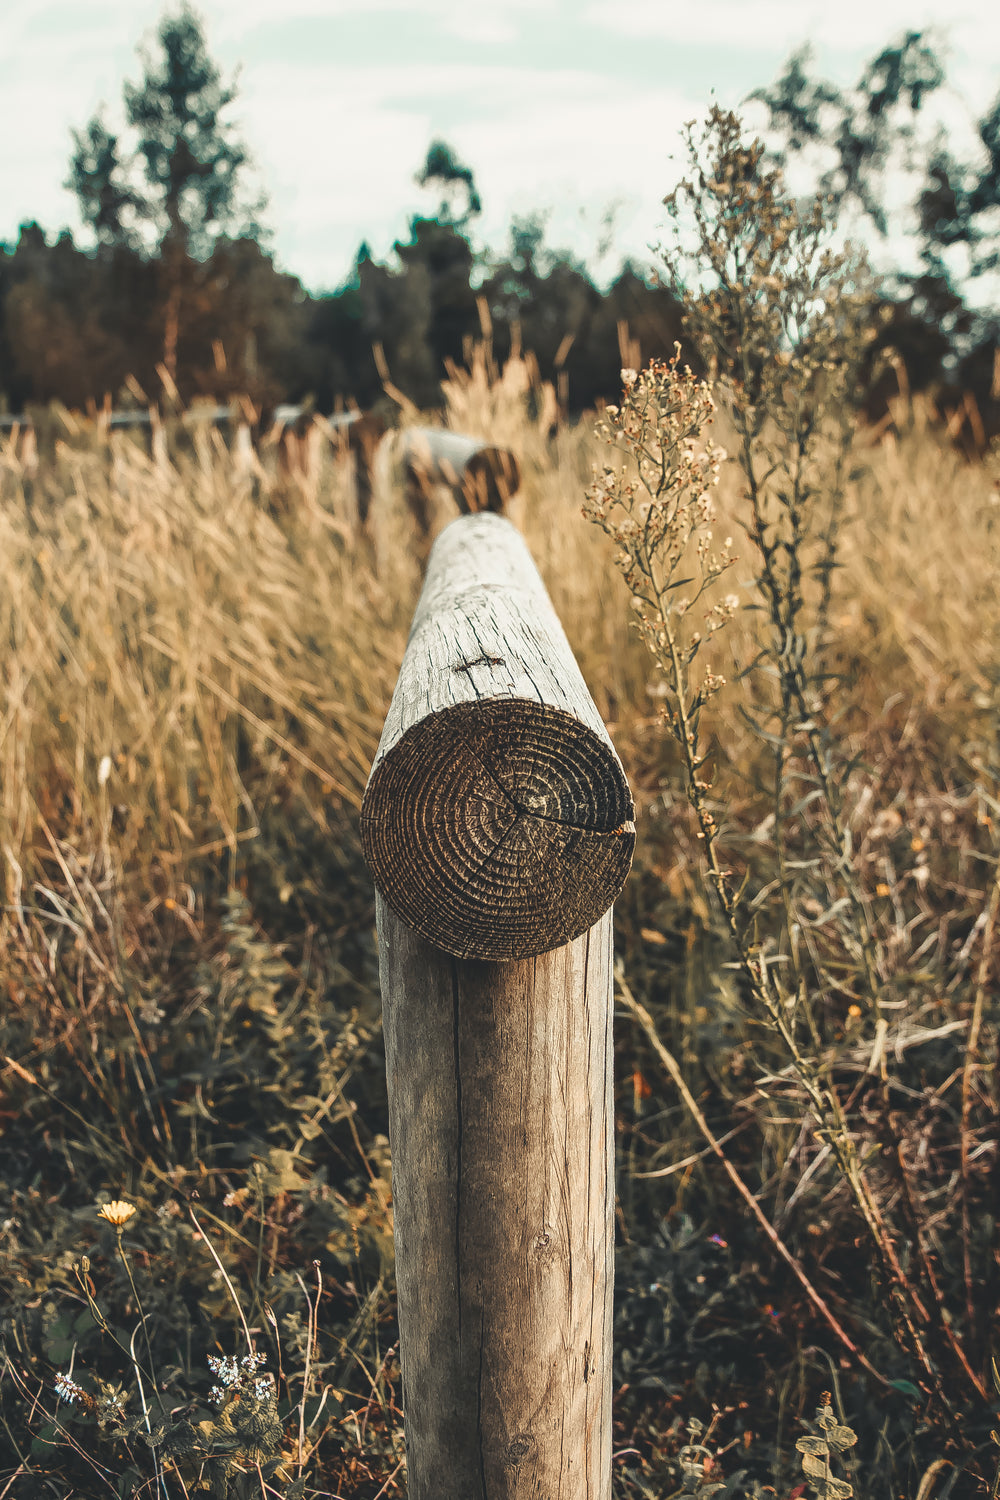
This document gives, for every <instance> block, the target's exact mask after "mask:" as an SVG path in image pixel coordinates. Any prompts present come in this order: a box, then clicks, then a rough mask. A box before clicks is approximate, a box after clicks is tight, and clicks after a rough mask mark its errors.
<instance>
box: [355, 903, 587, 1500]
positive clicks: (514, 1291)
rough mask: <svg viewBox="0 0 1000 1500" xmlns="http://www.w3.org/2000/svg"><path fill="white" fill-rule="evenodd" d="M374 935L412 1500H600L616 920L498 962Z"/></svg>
mask: <svg viewBox="0 0 1000 1500" xmlns="http://www.w3.org/2000/svg"><path fill="white" fill-rule="evenodd" d="M377 922H378V933H379V968H380V975H381V984H382V1004H383V1017H384V1031H385V1052H386V1070H387V1075H388V1085H389V1131H390V1140H391V1146H392V1195H393V1215H394V1233H395V1242H396V1282H397V1288H398V1297H399V1327H400V1348H401V1357H402V1366H403V1408H404V1415H405V1426H406V1451H407V1484H408V1493H409V1500H514V1497H519V1500H520V1497H532V1500H609V1497H610V1494H611V1319H612V1283H613V1275H614V1257H613V1246H614V1222H613V1209H614V1170H613V1099H612V1040H611V1019H612V957H611V931H612V926H611V924H612V918H611V912H610V911H609V912H607V913H606V914H605V915H604V916H603V917H601V918H600V919H599V920H598V922H597V924H596V925H595V927H594V928H593V930H592V931H590V932H588V933H586V934H585V935H584V936H582V937H579V938H577V940H576V941H575V942H573V943H571V944H569V945H568V946H566V947H563V948H560V949H559V950H557V951H556V952H552V953H546V954H544V955H543V956H541V957H537V958H532V959H526V960H523V961H521V962H517V963H506V964H500V963H483V962H475V961H469V960H460V959H456V958H454V957H450V956H449V955H447V954H444V953H442V952H440V950H438V949H436V948H434V947H432V946H431V945H430V944H428V943H427V942H425V941H424V939H422V938H421V937H420V936H419V935H418V934H417V933H415V932H413V931H411V930H410V928H408V927H407V926H406V924H405V923H403V922H401V921H400V919H399V918H398V917H397V916H396V914H395V912H393V910H392V909H391V907H390V906H389V905H388V904H387V903H386V902H385V901H384V900H383V899H382V898H381V897H377Z"/></svg>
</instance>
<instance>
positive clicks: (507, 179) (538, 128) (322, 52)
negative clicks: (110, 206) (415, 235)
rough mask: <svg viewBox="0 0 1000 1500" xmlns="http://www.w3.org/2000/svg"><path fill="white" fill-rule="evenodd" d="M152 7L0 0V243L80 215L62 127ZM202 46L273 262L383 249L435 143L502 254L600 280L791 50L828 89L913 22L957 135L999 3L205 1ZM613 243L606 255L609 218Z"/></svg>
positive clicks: (115, 84)
mask: <svg viewBox="0 0 1000 1500" xmlns="http://www.w3.org/2000/svg"><path fill="white" fill-rule="evenodd" d="M164 9H165V6H164V4H163V0H92V3H91V4H89V5H84V4H82V3H81V0H0V140H2V141H3V142H4V151H3V173H2V178H0V240H7V241H10V240H13V239H16V235H17V228H18V225H19V223H20V222H21V221H23V220H25V219H29V218H36V219H38V220H39V221H40V222H41V223H42V225H43V226H44V227H45V228H46V229H47V230H49V231H52V232H54V231H56V230H58V229H59V228H61V227H63V226H64V225H68V226H70V227H71V228H73V229H74V230H75V229H76V228H77V227H78V219H77V216H76V207H75V200H74V198H73V197H72V195H71V194H70V193H68V192H67V191H66V190H65V189H64V188H63V186H62V183H63V181H64V179H65V177H66V173H67V164H68V160H69V156H70V152H71V149H72V148H71V139H70V130H71V128H72V127H74V126H75V127H78V128H81V127H83V126H84V125H85V123H86V122H87V120H88V119H89V118H90V116H91V115H92V114H93V112H94V111H95V109H96V108H97V107H98V105H100V104H101V103H102V102H103V103H104V104H105V105H106V106H107V115H108V121H109V123H110V124H111V125H112V127H113V128H114V127H116V126H118V127H120V126H121V123H122V116H121V92H122V81H123V80H124V79H125V78H129V79H131V80H133V81H138V80H139V78H140V77H141V73H142V68H141V63H140V61H139V59H138V56H137V47H138V46H139V45H140V44H142V43H143V42H145V43H146V44H148V45H152V44H154V41H155V28H156V25H157V22H158V20H159V18H160V16H161V15H162V14H163V12H164ZM195 9H196V10H197V12H198V13H199V15H200V16H201V17H202V19H203V21H204V24H205V30H206V36H207V40H208V45H209V50H210V51H211V53H212V55H213V57H214V58H215V59H216V61H217V62H218V63H219V65H220V66H221V68H222V70H223V74H224V76H226V77H229V76H231V75H232V73H233V71H234V70H235V69H236V68H237V67H239V68H240V76H239V83H238V86H239V98H238V101H237V103H236V105H235V106H234V107H233V110H232V112H231V114H232V117H233V118H234V119H235V120H237V121H238V123H239V125H240V129H241V133H242V135H243V137H244V139H245V140H246V141H247V143H248V145H249V147H250V149H251V151H252V153H253V155H254V157H255V159H256V161H257V163H258V167H259V173H260V179H261V184H262V186H263V188H264V190H265V191H266V193H267V194H268V197H269V208H268V212H267V215H266V219H267V222H268V223H269V225H270V226H271V228H272V230H273V240H272V243H273V247H274V249H275V252H276V255H277V258H278V262H279V264H280V265H281V266H282V268H283V269H285V270H288V271H292V272H294V273H295V274H296V275H298V276H300V277H301V278H302V280H303V281H304V283H305V284H306V285H307V286H308V287H309V288H310V289H312V290H318V289H321V288H330V287H334V286H336V285H338V284H339V283H340V282H341V281H342V280H343V279H344V277H345V275H346V274H347V273H348V271H349V268H350V266H351V264H352V263H353V259H354V254H355V251H356V249H357V247H358V244H359V242H360V241H361V240H362V239H367V240H368V241H369V242H370V244H371V245H372V247H373V250H374V253H375V254H376V257H378V258H382V257H384V256H385V255H387V254H388V253H389V251H390V249H391V246H392V242H393V240H394V239H395V238H397V237H399V236H400V235H404V234H405V230H406V221H407V217H408V215H409V214H410V213H413V212H416V211H421V210H422V211H425V212H426V211H431V210H432V207H433V205H432V202H431V200H430V199H428V198H427V196H426V195H425V194H423V193H422V192H421V190H420V189H419V188H418V187H416V185H415V184H414V182H413V176H414V173H415V172H416V171H417V170H418V169H419V167H420V165H421V163H422V161H423V158H424V156H425V154H426V150H427V146H428V144H429V142H430V141H431V139H432V138H435V137H438V138H444V139H445V140H446V141H448V142H449V144H451V145H452V146H453V147H454V149H455V150H456V151H457V152H458V154H459V155H460V156H461V157H462V158H463V159H464V160H465V161H466V162H467V163H468V164H469V165H470V166H471V167H472V168H473V170H474V172H475V175H476V182H477V185H478V187H479V190H480V193H481V196H482V199H483V205H484V213H483V217H482V219H481V220H480V221H479V225H478V229H477V233H478V237H479V239H480V240H481V241H483V240H484V241H486V242H488V243H489V244H491V245H493V246H495V247H497V248H499V247H500V246H501V244H502V242H503V241H504V240H505V238H506V228H507V226H508V224H509V223H510V219H511V215H512V214H524V213H529V212H532V211H534V210H543V211H545V210H547V211H548V212H549V221H548V223H549V229H548V236H549V240H550V242H551V243H553V244H555V245H557V246H568V247H569V248H571V249H572V250H574V251H575V252H576V253H577V254H580V255H583V256H584V257H585V258H586V259H587V260H588V262H589V263H590V264H591V265H592V266H593V267H594V269H595V270H596V271H597V272H598V274H599V273H600V271H601V269H602V267H603V269H604V270H605V272H606V273H610V272H611V271H613V270H614V269H616V268H617V266H618V265H619V264H620V262H621V260H622V258H623V256H624V255H625V254H630V255H632V256H634V257H638V258H641V259H645V260H647V261H648V260H650V259H651V256H650V252H649V249H648V247H649V245H650V243H651V242H655V241H656V239H657V238H658V229H659V226H660V225H661V223H662V209H661V207H660V203H661V199H662V197H663V195H664V193H666V192H667V191H669V189H670V187H671V186H672V185H673V180H674V175H675V173H676V168H675V167H672V165H671V161H670V158H671V155H672V154H674V153H676V152H677V149H678V143H679V135H678V132H679V129H680V126H681V125H682V123H683V122H684V121H686V120H689V119H691V118H694V117H701V116H703V115H704V113H705V111H706V109H707V107H708V106H709V104H710V103H711V100H712V97H713V92H714V96H715V98H717V99H718V101H719V102H720V103H721V104H723V105H727V106H729V105H732V106H735V105H737V104H739V103H740V102H741V101H742V100H743V99H744V98H745V96H746V95H747V94H748V93H749V92H750V91H751V90H752V89H753V88H755V87H758V86H760V85H762V84H766V83H769V82H771V81H772V79H773V78H774V77H775V76H776V75H777V73H778V70H779V69H780V67H781V65H782V63H783V62H784V61H785V59H786V58H787V56H788V55H789V53H790V52H791V51H792V50H793V49H795V48H796V47H798V46H800V45H801V44H802V43H803V42H806V41H808V42H811V43H812V44H813V46H814V48H815V51H816V67H817V69H818V70H819V71H820V72H821V73H822V74H823V75H824V76H829V77H832V78H833V79H834V80H835V81H836V82H838V83H840V84H847V83H851V82H853V81H854V80H855V79H856V77H857V75H858V73H859V72H860V70H861V67H862V66H863V64H864V63H865V62H866V61H867V60H868V59H869V58H870V57H871V56H872V55H873V54H874V53H875V52H876V51H877V50H878V49H879V48H880V47H881V46H883V45H884V44H885V43H886V42H888V41H890V40H893V39H895V38H896V37H897V36H898V35H899V34H900V33H901V32H902V31H903V30H904V29H906V28H910V27H912V28H920V27H923V26H934V27H936V28H937V30H938V32H939V34H940V35H941V36H942V37H944V38H945V39H946V41H947V46H948V53H949V57H948V62H949V80H950V83H951V92H950V95H949V96H948V98H947V99H946V100H944V101H943V104H942V107H943V108H944V110H945V112H946V118H947V123H948V127H949V129H950V130H952V131H954V132H955V133H956V134H960V133H962V132H963V131H966V130H968V127H969V124H970V122H971V120H972V119H973V118H974V116H975V113H976V112H982V110H984V109H985V108H986V107H987V105H988V104H989V103H990V101H991V99H992V98H993V97H994V96H995V94H996V91H997V89H998V87H1000V68H998V59H1000V5H998V3H997V0H954V5H953V7H952V6H949V7H945V6H944V5H943V4H941V3H940V0H939V3H937V4H934V3H926V0H834V3H831V0H355V3H353V4H350V3H347V0H279V3H277V4H276V3H275V0H201V3H200V4H196V5H195ZM609 207H611V208H613V209H614V221H613V231H612V233H613V244H612V247H611V249H610V251H609V252H608V254H607V256H606V257H605V259H604V261H603V262H599V261H598V258H597V253H596V252H597V248H598V246H599V244H600V242H601V240H602V238H603V237H604V235H605V229H604V227H603V220H604V218H605V214H606V211H607V210H608V208H609Z"/></svg>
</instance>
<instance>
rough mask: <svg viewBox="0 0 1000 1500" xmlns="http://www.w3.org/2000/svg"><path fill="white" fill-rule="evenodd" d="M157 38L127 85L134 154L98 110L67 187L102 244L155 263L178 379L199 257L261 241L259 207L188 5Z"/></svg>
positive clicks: (80, 137)
mask: <svg viewBox="0 0 1000 1500" xmlns="http://www.w3.org/2000/svg"><path fill="white" fill-rule="evenodd" d="M157 41H158V44H159V53H158V55H157V56H156V57H155V58H154V57H151V56H149V55H148V54H141V57H142V62H143V67H144V72H143V77H142V79H141V81H140V82H139V83H129V82H126V84H125V86H124V90H123V96H124V105H125V117H126V121H127V123H128V126H129V127H130V128H131V132H132V134H133V136H134V141H135V149H134V151H133V152H132V153H131V154H130V155H127V156H126V155H123V154H122V152H121V150H120V146H119V139H118V137H116V136H114V135H112V134H111V132H110V131H109V130H108V128H107V127H106V126H105V124H104V121H103V119H102V117H101V115H100V114H97V115H95V116H94V118H93V119H92V120H91V121H90V123H89V125H88V126H87V128H86V129H85V130H84V131H82V132H77V131H74V133H73V138H74V143H75V151H74V154H73V158H72V161H71V165H70V177H69V180H68V183H67V186H69V187H71V188H72V189H73V191H74V192H75V193H76V195H77V198H78V200H79V204H80V211H81V214H82V216H83V218H84V220H85V222H86V223H87V225H88V226H89V228H90V229H91V231H92V233H93V234H94V237H95V238H96V240H97V242H98V245H99V246H105V247H110V248H113V249H118V250H120V249H123V248H129V247H134V248H136V249H138V250H139V251H141V252H142V253H143V254H144V255H146V256H149V257H150V258H152V259H155V260H156V261H157V262H158V265H159V270H160V285H161V303H162V328H163V344H162V357H163V364H164V366H165V368H166V370H167V372H168V374H169V376H170V378H171V380H175V379H176V373H177V348H178V339H179V335H180V325H181V321H182V311H183V308H184V305H185V303H186V302H191V301H192V300H193V296H194V294H195V293H196V291H197V287H198V284H199V280H200V279H201V278H202V274H203V272H202V268H203V266H204V263H205V262H206V261H208V260H209V259H210V258H211V256H212V255H213V253H214V251H215V250H216V248H217V247H218V246H220V245H221V244H223V243H224V242H226V241H227V240H234V239H239V238H253V239H259V238H260V237H261V233H262V231H261V228H260V224H259V222H258V217H257V216H258V214H259V213H260V211H261V209H262V207H263V203H262V201H261V200H253V199H251V198H248V197H247V195H246V193H245V191H244V185H245V179H246V177H247V173H248V169H249V167H250V158H249V155H248V152H247V149H246V147H245V145H244V144H243V143H242V142H241V141H240V139H239V138H238V136H237V133H236V131H235V129H234V127H233V126H232V125H231V124H230V123H229V122H228V121H226V120H225V118H224V116H225V112H226V110H227V109H228V107H229V106H230V105H231V104H232V103H233V101H234V99H235V98H236V88H235V84H234V83H225V82H224V81H223V79H222V75H221V73H220V71H219V68H218V67H217V66H216V64H215V63H214V62H213V60H212V58H211V56H210V54H209V51H208V47H207V44H206V41H205V35H204V31H203V28H202V23H201V20H200V19H199V17H198V16H197V14H196V13H195V12H194V11H193V10H192V9H191V8H190V6H189V5H188V4H187V3H185V4H184V5H183V6H182V8H181V10H180V11H179V12H177V13H176V14H173V15H171V14H167V15H165V16H164V17H163V19H162V20H161V22H160V26H159V30H158V32H157Z"/></svg>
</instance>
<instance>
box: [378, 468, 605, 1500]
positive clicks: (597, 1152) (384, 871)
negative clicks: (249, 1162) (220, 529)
mask: <svg viewBox="0 0 1000 1500" xmlns="http://www.w3.org/2000/svg"><path fill="white" fill-rule="evenodd" d="M455 451H456V453H457V452H458V450H455ZM361 818H362V841H363V844H364V848H365V852H366V855H367V858H368V861H369V864H370V867H371V870H372V873H373V876H374V880H375V886H376V919H377V924H378V935H379V969H380V976H381V985H382V1000H383V1018H384V1035H385V1050H386V1071H387V1080H388V1089H389V1121H390V1139H391V1147H392V1173H393V1214H394V1233H395V1241H396V1281H397V1287H398V1296H399V1326H400V1347H401V1359H402V1366H403V1404H404V1417H405V1426H406V1443H407V1475H408V1493H409V1495H410V1500H486V1497H487V1496H493V1495H511V1496H513V1495H515V1494H518V1495H520V1494H524V1495H539V1496H548V1495H551V1496H556V1495H558V1496H559V1497H560V1500H610V1494H611V1316H612V1300H611V1299H612V1283H613V1246H614V1221H613V1210H614V1162H613V1119H614V1108H613V1097H612V1058H613V1049H612V1040H611V1017H612V923H611V905H612V902H613V901H614V899H615V897H616V896H617V894H618V893H619V891H620V890H621V887H622V884H623V882H624V880H625V877H626V875H627V873H628V869H629V865H630V863H631V858H632V850H633V844H634V839H635V831H634V825H633V822H632V818H633V808H632V798H631V794H630V792H629V789H628V785H627V782H626V780H625V775H624V772H623V771H622V768H621V763H620V762H619V760H618V757H617V755H616V754H615V751H614V748H613V746H612V744H611V740H610V738H609V737H608V734H607V731H606V729H605V727H604V724H603V722H602V721H601V719H600V716H599V714H598V712H597V709H596V708H595V706H594V703H593V701H592V699H591V697H590V694H589V693H588V691H587V688H586V685H585V684H584V681H583V678H582V676H581V675H580V671H579V668H578V667H577V664H576V662H575V660H574V658H573V654H572V651H571V649H570V647H569V644H568V642H567V640H566V637H565V635H564V634H563V631H562V627H561V626H560V624H559V621H558V619H557V617H556V615H555V611H554V610H553V608H552V605H551V603H550V601H549V598H548V595H547V593H546V591H545V588H544V585H543V584H542V581H541V579H540V578H539V576H538V573H537V572H536V570H535V567H534V564H533V562H532V560H531V557H530V554H529V553H528V550H527V548H526V546H525V544H524V542H523V541H522V540H521V538H520V535H519V534H518V533H517V531H516V530H515V529H514V527H513V526H512V525H511V524H510V522H509V521H507V520H505V519H503V518H501V517H499V516H496V515H489V514H482V515H475V516H469V517H461V518H459V519H458V520H456V521H453V522H452V523H451V525H449V526H447V527H446V528H445V529H444V531H443V532H442V533H441V535H440V536H439V537H438V539H437V541H436V542H435V544H434V547H433V549H432V552H431V555H430V562H429V566H428V571H427V578H426V582H425V584H424V589H423V593H422V595H421V598H420V602H419V605H418V607H417V611H416V614H415V617H414V621H413V628H412V631H411V634H410V639H409V643H408V646H407V649H406V654H405V657H404V660H403V664H402V667H401V669H400V675H399V681H398V684H397V687H396V691H395V694H394V696H393V699H392V703H391V706H390V708H389V713H388V716H387V718H386V723H385V728H384V731H383V734H382V739H381V741H380V744H379V747H378V751H377V753H376V756H375V761H374V764H373V768H372V772H371V776H370V779H369V783H368V788H367V791H366V794H365V799H364V804H363V807H362V815H361Z"/></svg>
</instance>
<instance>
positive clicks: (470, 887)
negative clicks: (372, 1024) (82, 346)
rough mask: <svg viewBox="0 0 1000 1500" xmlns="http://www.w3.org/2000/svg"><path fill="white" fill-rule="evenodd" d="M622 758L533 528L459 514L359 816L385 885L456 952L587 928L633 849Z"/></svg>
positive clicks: (435, 568) (527, 948) (543, 948)
mask: <svg viewBox="0 0 1000 1500" xmlns="http://www.w3.org/2000/svg"><path fill="white" fill-rule="evenodd" d="M633 816H634V813H633V805H632V797H631V794H630V792H629V788H628V783H627V781H626V779H625V774H624V772H623V770H622V766H621V762H620V761H619V759H618V756H617V755H616V753H615V750H614V748H613V746H612V744H611V740H610V738H609V737H608V733H607V730H606V729H605V727H604V724H603V723H602V721H601V718H600V715H599V714H598V712H597V709H596V707H595V705H594V702H593V700H592V698H591V696H590V694H589V692H588V691H587V687H586V685H585V683H584V681H583V678H582V676H581V674H580V670H579V668H578V667H577V664H576V661H575V660H574V657H573V653H572V651H571V650H570V647H569V643H568V641H567V640H566V636H565V633H564V632H563V629H562V627H561V625H560V624H559V621H558V619H557V617H556V614H555V611H554V609H553V608H552V604H551V602H550V600H549V597H548V594H547V593H546V591H545V587H544V585H543V583H542V581H541V579H540V577H539V575H538V572H537V570H536V568H535V565H534V563H533V562H532V560H531V556H530V554H529V552H528V549H527V547H526V546H525V544H524V542H523V540H522V538H521V536H520V535H519V533H518V532H517V531H516V530H515V528H514V527H513V526H512V525H511V524H510V522H508V521H505V520H504V519H502V518H501V517H499V516H495V515H490V514H483V515H476V516H469V517H462V518H460V519H459V520H457V521H454V522H452V524H451V525H450V526H448V527H446V528H445V530H444V531H443V532H442V533H441V535H440V536H439V538H438V540H437V541H436V543H435V545H434V548H433V550H432V553H431V557H430V562H429V565H428V571H427V580H426V583H425V585H424V590H423V593H422V595H421V598H420V603H419V605H418V607H417V612H416V615H415V616H414V621H413V628H412V631H411V634H410V640H409V644H408V645H407V649H406V655H405V657H404V660H403V664H402V667H401V669H400V674H399V681H398V683H397V686H396V691H395V693H394V695H393V699H392V703H391V705H390V708H389V713H388V716H387V718H386V722H385V728H384V730H383V733H382V739H381V741H380V743H379V747H378V751H377V753H376V756H375V760H374V763H373V766H372V773H371V776H370V779H369V782H368V789H367V792H366V794H365V800H364V805H363V808H362V815H361V834H362V841H363V844H364V849H365V854H366V857H367V859H368V863H369V865H370V867H371V870H372V873H373V876H374V879H375V884H376V886H377V887H378V889H379V891H380V892H381V893H382V895H383V896H384V897H385V898H386V900H387V901H388V902H389V904H390V905H391V906H392V907H393V909H394V910H395V911H396V912H397V914H398V915H399V916H400V917H402V918H403V920H404V921H405V922H406V923H408V924H409V926H411V927H412V928H414V929H415V931H417V932H418V933H420V934H421V936H423V937H424V938H426V939H427V940H428V941H429V942H431V943H434V944H436V945H437V946H438V947H439V948H442V949H444V950H445V951H446V952H447V953H451V954H454V955H456V956H457V957H460V958H477V959H487V960H512V959H521V958H527V957H531V956H533V955H536V954H539V953H545V952H548V951H550V950H551V949H555V948H559V947H561V946H562V945H563V944H565V943H568V942H570V941H571V940H572V939H574V938H576V937H578V936H579V935H580V934H581V933H585V932H586V931H587V930H588V928H590V927H592V926H593V924H594V923H595V922H596V921H597V920H598V919H599V918H600V917H601V916H602V915H603V914H604V912H606V911H607V910H608V908H609V907H610V906H611V904H612V902H613V901H614V899H615V897H616V896H617V895H618V893H619V891H620V890H621V888H622V885H623V884H624V881H625V877H626V875H627V874H628V870H629V867H630V864H631V860H632V851H633V847H634V843H635V826H634V823H633Z"/></svg>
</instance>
